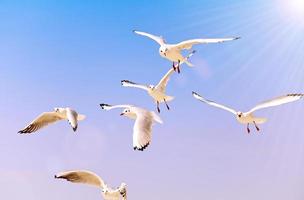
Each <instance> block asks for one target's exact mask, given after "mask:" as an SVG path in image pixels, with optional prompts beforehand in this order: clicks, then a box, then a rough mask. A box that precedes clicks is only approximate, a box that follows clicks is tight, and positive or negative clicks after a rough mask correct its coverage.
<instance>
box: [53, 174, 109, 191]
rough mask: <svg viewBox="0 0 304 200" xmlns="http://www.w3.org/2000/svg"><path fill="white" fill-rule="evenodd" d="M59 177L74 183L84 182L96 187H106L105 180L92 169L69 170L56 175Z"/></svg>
mask: <svg viewBox="0 0 304 200" xmlns="http://www.w3.org/2000/svg"><path fill="white" fill-rule="evenodd" d="M55 178H57V179H65V180H67V181H70V182H72V183H83V184H88V185H91V186H95V187H100V188H102V189H103V188H104V186H105V183H104V181H103V180H102V179H101V178H100V177H99V176H98V175H96V174H94V173H93V172H90V171H81V170H77V171H67V172H61V173H59V174H56V175H55Z"/></svg>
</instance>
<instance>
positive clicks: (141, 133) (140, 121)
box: [100, 103, 163, 151]
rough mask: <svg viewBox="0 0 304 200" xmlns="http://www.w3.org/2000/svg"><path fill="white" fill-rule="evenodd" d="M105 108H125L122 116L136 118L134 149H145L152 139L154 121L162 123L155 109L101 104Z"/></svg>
mask: <svg viewBox="0 0 304 200" xmlns="http://www.w3.org/2000/svg"><path fill="white" fill-rule="evenodd" d="M100 107H101V108H102V109H104V110H111V109H114V108H124V110H123V112H122V113H121V114H120V115H121V116H126V117H128V118H130V119H133V120H135V124H134V127H133V149H134V150H138V151H143V150H145V149H146V148H147V147H148V146H149V144H150V143H151V139H152V125H153V123H154V122H158V123H160V124H162V123H163V122H162V120H161V118H160V117H159V116H158V115H157V114H155V112H153V111H148V110H146V109H143V108H139V107H135V106H132V105H116V106H112V105H109V104H104V103H103V104H100Z"/></svg>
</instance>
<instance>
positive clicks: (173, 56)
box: [133, 30, 240, 73]
mask: <svg viewBox="0 0 304 200" xmlns="http://www.w3.org/2000/svg"><path fill="white" fill-rule="evenodd" d="M133 32H134V33H136V34H138V35H142V36H146V37H148V38H150V39H152V40H154V41H155V42H157V43H158V44H159V45H160V47H159V54H160V55H161V56H162V57H164V58H166V59H168V60H170V61H172V62H173V69H174V70H177V71H178V73H180V69H179V65H180V63H181V62H183V61H184V62H185V63H186V64H187V65H188V66H193V65H192V64H191V63H190V62H188V61H187V60H185V58H184V57H183V55H182V54H181V51H182V50H184V49H186V50H189V49H191V48H192V46H193V45H195V44H209V43H220V42H226V41H232V40H237V39H239V38H240V37H232V38H214V39H192V40H186V41H183V42H180V43H178V44H167V43H166V41H165V40H164V39H163V38H162V37H159V36H155V35H152V34H150V33H146V32H141V31H137V30H134V31H133ZM174 62H177V67H176V66H175V64H174Z"/></svg>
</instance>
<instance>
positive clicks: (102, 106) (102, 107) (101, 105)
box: [99, 103, 111, 109]
mask: <svg viewBox="0 0 304 200" xmlns="http://www.w3.org/2000/svg"><path fill="white" fill-rule="evenodd" d="M99 105H100V107H101V109H105V108H104V107H105V106H111V105H109V104H105V103H101V104H99Z"/></svg>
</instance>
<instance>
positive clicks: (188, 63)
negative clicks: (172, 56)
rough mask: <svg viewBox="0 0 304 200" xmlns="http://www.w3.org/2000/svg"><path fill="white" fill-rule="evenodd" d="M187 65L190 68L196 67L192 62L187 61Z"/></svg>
mask: <svg viewBox="0 0 304 200" xmlns="http://www.w3.org/2000/svg"><path fill="white" fill-rule="evenodd" d="M185 63H186V64H187V65H188V66H189V67H193V66H194V65H193V64H192V63H191V62H189V61H187V60H186V61H185Z"/></svg>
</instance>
